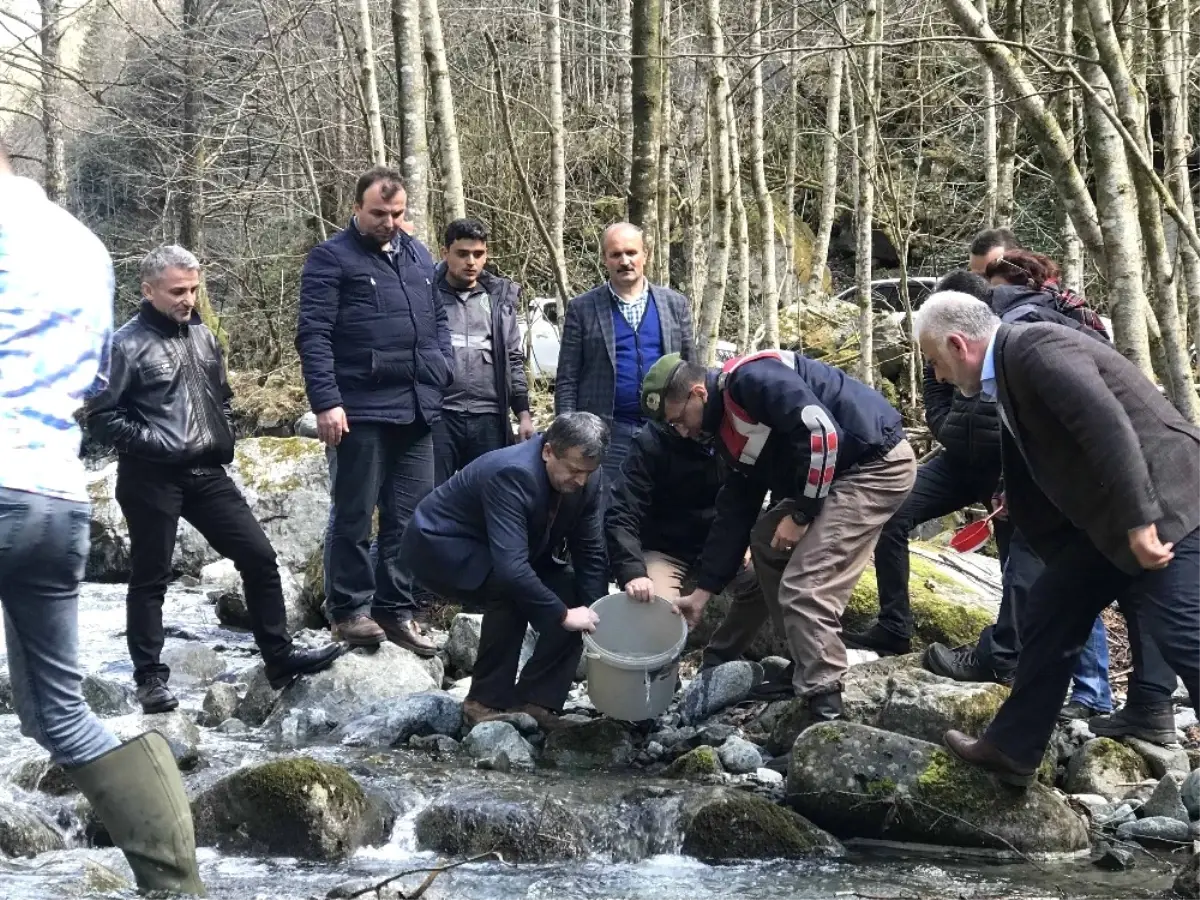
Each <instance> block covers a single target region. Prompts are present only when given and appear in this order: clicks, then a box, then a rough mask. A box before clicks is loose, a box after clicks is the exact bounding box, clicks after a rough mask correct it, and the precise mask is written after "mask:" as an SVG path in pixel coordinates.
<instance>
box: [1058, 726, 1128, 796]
mask: <svg viewBox="0 0 1200 900" xmlns="http://www.w3.org/2000/svg"><path fill="white" fill-rule="evenodd" d="M1145 777H1146V764H1145V762H1143V760H1142V757H1141V756H1139V755H1138V754H1137V753H1135V752H1134V751H1133V750H1130V749H1129V748H1128V747H1126V746H1125V745H1124V744H1121V743H1119V742H1117V741H1114V740H1113V739H1112V738H1095V739H1093V740H1090V741H1088V742H1087V743H1086V744H1084V745H1083V747H1082V749H1080V750H1079V751H1078V752H1077V753H1075V755H1074V756H1072V757H1071V761H1070V762H1069V763H1068V764H1067V790H1068V791H1070V792H1071V793H1072V794H1099V795H1100V796H1102V797H1107V798H1109V799H1110V800H1111V799H1118V798H1120V797H1123V796H1124V795H1125V793H1126V791H1128V789H1129V788H1128V785H1130V784H1136V783H1137V782H1139V781H1141V780H1142V779H1143V778H1145Z"/></svg>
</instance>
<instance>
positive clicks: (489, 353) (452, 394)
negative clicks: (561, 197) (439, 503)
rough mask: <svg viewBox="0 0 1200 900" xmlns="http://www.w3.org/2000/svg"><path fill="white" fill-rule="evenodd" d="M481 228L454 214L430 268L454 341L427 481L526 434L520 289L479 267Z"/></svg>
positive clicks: (484, 255)
mask: <svg viewBox="0 0 1200 900" xmlns="http://www.w3.org/2000/svg"><path fill="white" fill-rule="evenodd" d="M487 238H488V231H487V226H485V225H484V224H483V223H482V222H480V221H478V220H477V219H455V220H454V221H453V222H451V223H450V224H449V225H447V226H446V233H445V239H444V241H443V242H442V262H441V264H440V265H438V267H437V269H435V276H434V285H435V287H436V288H437V297H438V300H440V301H441V303H442V305H443V306H444V307H445V310H446V319H447V324H448V326H449V328H450V342H451V344H452V345H453V347H454V380H453V381H452V382H451V384H450V387H449V388H447V389H446V395H445V397H443V398H442V417H441V419H439V420H438V422H437V423H436V424H435V425H434V426H433V459H434V479H433V481H434V484H435V485H438V484H441V483H442V482H444V481H446V480H447V479H448V478H449V477H450V476H451V475H453V474H454V473H455V472H457V471H458V470H459V469H461V468H463V467H464V466H466V465H467V464H468V463H470V462H471V461H472V460H474V459H476V458H478V457H480V456H482V455H483V454H485V453H488V452H490V451H492V450H498V449H500V448H501V447H504V446H507V445H508V444H510V443H512V425H511V424H510V420H509V411H510V410H511V411H512V414H513V415H515V416H516V417H517V436H518V437H519V439H520V440H522V441H525V440H528V439H529V438H530V437H532V436H533V418H532V417H531V416H530V414H529V388H528V387H527V386H526V379H525V353H524V350H523V349H522V347H521V332H520V329H519V328H518V327H517V302H518V300H519V298H520V295H521V289H520V288H519V287H517V286H516V285H515V284H513V283H512V282H511V281H509V280H508V279H507V278H501V277H500V276H499V275H493V274H492V273H490V272H488V271H487V270H486V269H484V266H485V265H486V264H487V259H488V250H487Z"/></svg>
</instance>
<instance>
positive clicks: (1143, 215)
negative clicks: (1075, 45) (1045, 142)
mask: <svg viewBox="0 0 1200 900" xmlns="http://www.w3.org/2000/svg"><path fill="white" fill-rule="evenodd" d="M1086 2H1087V7H1088V15H1089V17H1090V19H1091V23H1092V37H1093V40H1094V41H1095V42H1096V51H1097V55H1098V56H1099V60H1100V67H1101V68H1102V69H1103V70H1104V72H1105V74H1107V76H1108V85H1105V87H1107V88H1108V89H1109V90H1110V91H1111V93H1112V96H1113V98H1114V100H1115V102H1116V107H1117V114H1118V116H1119V117H1120V119H1121V122H1122V123H1123V124H1124V125H1125V128H1126V130H1128V131H1129V133H1130V134H1132V135H1133V136H1134V138H1135V140H1138V142H1139V143H1141V144H1142V147H1141V149H1142V152H1143V153H1146V154H1147V155H1149V147H1148V145H1147V144H1146V139H1147V136H1146V129H1145V115H1146V111H1145V107H1144V105H1143V103H1142V100H1141V97H1143V96H1144V94H1142V92H1141V88H1140V87H1139V85H1138V82H1137V76H1136V75H1135V74H1134V73H1132V72H1131V71H1130V69H1129V67H1128V66H1127V65H1126V62H1125V57H1124V56H1123V55H1122V53H1121V46H1120V44H1119V42H1118V40H1117V33H1116V29H1115V28H1114V27H1113V21H1112V8H1111V6H1110V5H1109V2H1108V0H1086ZM1134 30H1135V31H1138V32H1141V31H1143V30H1144V24H1143V23H1139V27H1138V28H1136V29H1134ZM1133 46H1134V48H1135V56H1137V51H1136V48H1137V47H1138V46H1144V42H1143V41H1142V40H1141V39H1140V38H1139V37H1136V36H1135V38H1134V40H1133ZM1139 58H1140V60H1141V62H1142V63H1144V62H1145V54H1144V52H1143V53H1141V54H1140V57H1139ZM1095 80H1096V87H1097V88H1100V86H1101V84H1102V83H1101V81H1100V78H1099V76H1098V75H1097V76H1095ZM1101 95H1102V96H1103V92H1101ZM1120 153H1121V156H1122V160H1121V163H1122V165H1124V167H1125V168H1126V170H1131V172H1132V176H1133V185H1134V195H1135V199H1136V201H1137V210H1138V220H1139V222H1140V224H1141V237H1142V242H1143V244H1144V247H1145V258H1146V264H1147V266H1148V267H1149V271H1150V281H1151V286H1152V293H1151V295H1150V297H1151V301H1152V302H1151V305H1152V307H1153V309H1154V312H1155V315H1157V317H1158V324H1159V327H1160V328H1161V330H1162V345H1163V352H1164V353H1165V355H1166V358H1167V366H1168V370H1167V371H1168V376H1169V379H1170V381H1169V382H1168V383H1167V384H1165V385H1163V386H1164V387H1165V388H1166V391H1167V396H1168V397H1170V398H1171V402H1172V403H1174V404H1175V407H1176V408H1177V409H1178V410H1179V411H1180V412H1181V413H1182V414H1183V415H1185V416H1186V417H1187V418H1188V419H1190V420H1191V421H1193V422H1195V421H1197V409H1196V407H1197V402H1196V388H1195V384H1194V383H1193V381H1192V374H1191V367H1190V366H1189V364H1188V356H1187V349H1186V346H1185V345H1184V343H1183V342H1182V341H1181V340H1180V336H1179V330H1180V329H1179V305H1178V302H1177V301H1176V297H1175V284H1174V280H1173V278H1172V274H1171V264H1170V260H1168V258H1167V240H1166V233H1165V231H1164V230H1163V220H1162V207H1161V206H1160V205H1159V201H1158V195H1157V193H1156V191H1155V188H1154V184H1153V181H1152V178H1153V175H1152V173H1147V172H1146V171H1145V170H1144V169H1142V168H1140V167H1139V166H1136V165H1134V166H1132V167H1130V166H1129V165H1128V164H1127V163H1125V160H1124V156H1125V146H1124V144H1123V143H1122V144H1121V146H1120ZM1096 164H1097V167H1099V165H1100V162H1099V161H1098V160H1097V163H1096ZM1110 265H1111V258H1110Z"/></svg>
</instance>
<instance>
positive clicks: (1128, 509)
mask: <svg viewBox="0 0 1200 900" xmlns="http://www.w3.org/2000/svg"><path fill="white" fill-rule="evenodd" d="M995 363H996V381H997V384H998V390H999V394H1000V398H999V399H1000V408H1001V411H1002V413H1003V415H1004V416H1005V418H1007V420H1008V422H1009V423H1010V424H1011V425H1012V428H1013V432H1015V434H1014V433H1013V432H1010V431H1009V430H1008V429H1007V428H1005V429H1002V444H1001V451H1002V454H1003V457H1004V486H1005V492H1006V495H1007V499H1008V506H1009V510H1010V515H1011V517H1012V520H1013V524H1014V525H1015V526H1016V527H1017V528H1019V529H1020V530H1021V532H1022V534H1024V535H1025V537H1026V538H1027V539H1028V540H1029V542H1030V544H1031V545H1032V546H1033V549H1034V550H1035V551H1036V552H1037V553H1038V555H1039V556H1041V557H1042V558H1043V559H1045V560H1047V561H1049V560H1052V559H1053V558H1054V555H1055V553H1056V551H1057V550H1059V549H1061V548H1062V546H1063V544H1064V543H1065V541H1066V540H1067V539H1068V538H1069V536H1070V533H1071V531H1073V530H1078V531H1083V532H1085V533H1086V534H1087V536H1088V537H1089V538H1090V539H1091V541H1092V543H1093V544H1095V545H1096V547H1097V548H1098V549H1099V550H1100V551H1101V552H1102V553H1103V554H1104V555H1105V556H1106V557H1107V558H1108V559H1109V560H1110V561H1111V562H1112V563H1113V565H1115V566H1116V567H1117V568H1119V569H1121V570H1122V571H1124V572H1126V573H1128V574H1131V575H1132V574H1136V573H1138V572H1140V571H1141V569H1140V568H1139V567H1138V564H1137V562H1136V560H1135V559H1134V556H1133V553H1132V551H1131V550H1130V549H1129V539H1128V532H1129V530H1130V529H1132V528H1138V527H1141V526H1143V525H1149V524H1151V523H1154V524H1155V525H1157V526H1158V536H1159V539H1160V540H1162V541H1178V540H1179V539H1180V538H1182V537H1185V536H1187V535H1188V534H1190V533H1191V532H1192V531H1194V530H1195V529H1196V528H1197V527H1200V429H1197V428H1196V427H1195V426H1194V425H1192V424H1191V423H1190V422H1188V421H1187V420H1186V419H1185V418H1184V417H1183V416H1182V415H1180V414H1179V412H1178V411H1177V410H1176V409H1175V407H1173V406H1172V405H1171V404H1170V402H1169V401H1168V400H1167V399H1166V398H1165V397H1164V396H1163V395H1162V394H1161V393H1160V392H1159V390H1158V388H1156V387H1155V386H1154V384H1153V383H1152V382H1151V381H1150V380H1149V379H1147V378H1146V376H1145V375H1143V374H1142V373H1141V372H1140V371H1139V370H1138V368H1137V367H1136V366H1134V365H1133V363H1131V362H1129V360H1127V359H1125V357H1123V356H1122V355H1121V354H1120V353H1118V352H1117V351H1116V350H1114V349H1113V348H1112V347H1111V346H1110V345H1109V344H1107V343H1104V342H1101V341H1097V340H1095V339H1094V338H1091V337H1089V336H1087V335H1085V334H1081V333H1080V332H1078V331H1072V330H1070V329H1067V328H1063V327H1062V326H1061V325H1053V324H1048V323H1038V324H1030V325H1001V326H1000V332H999V333H998V334H997V335H996V347H995Z"/></svg>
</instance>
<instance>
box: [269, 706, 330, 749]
mask: <svg viewBox="0 0 1200 900" xmlns="http://www.w3.org/2000/svg"><path fill="white" fill-rule="evenodd" d="M263 727H264V728H265V729H266V731H267V733H268V734H269V735H270V737H271V740H272V741H274V742H275V743H277V744H281V745H282V746H284V747H303V746H305V745H306V744H311V743H313V742H314V741H318V740H320V739H322V738H324V737H325V736H326V735H327V734H329V732H331V731H333V727H334V726H333V723H332V722H330V721H329V717H328V715H326V713H325V710H323V709H321V708H319V707H317V708H315V709H307V708H298V709H289V710H288V711H287V712H286V713H284V714H283V715H282V716H272V717H271V718H270V719H268V720H267V723H266V724H265V725H264V726H263Z"/></svg>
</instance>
